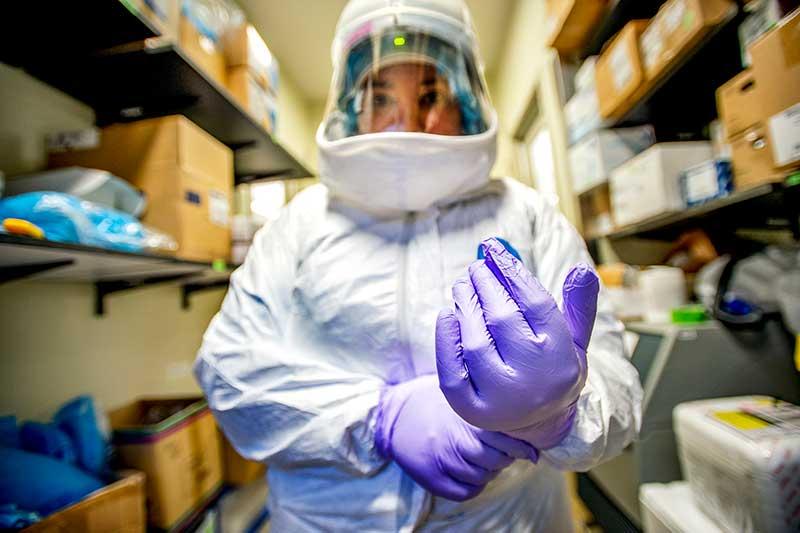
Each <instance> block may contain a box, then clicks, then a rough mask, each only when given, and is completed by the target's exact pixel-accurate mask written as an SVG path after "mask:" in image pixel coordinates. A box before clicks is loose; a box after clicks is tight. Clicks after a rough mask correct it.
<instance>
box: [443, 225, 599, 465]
mask: <svg viewBox="0 0 800 533" xmlns="http://www.w3.org/2000/svg"><path fill="white" fill-rule="evenodd" d="M482 246H483V247H484V255H485V257H486V258H485V260H480V261H476V262H474V263H473V264H472V265H470V267H469V277H468V278H462V279H459V280H458V281H456V283H455V285H454V286H453V299H454V300H455V311H453V310H452V309H448V310H444V311H442V312H441V313H440V314H439V318H438V320H437V323H436V363H437V369H438V373H439V384H440V386H441V388H442V392H443V393H444V395H445V397H446V398H447V401H448V402H449V403H450V405H451V406H452V407H453V409H454V410H455V412H456V413H458V414H459V415H461V417H462V418H464V420H466V421H467V422H469V423H470V424H473V425H475V426H477V427H481V428H485V429H489V430H494V431H502V432H504V433H506V434H508V435H512V436H514V437H516V438H519V439H523V440H525V441H526V442H529V443H530V444H532V445H533V446H535V447H536V448H537V449H539V450H545V449H548V448H552V447H553V446H555V445H557V444H558V443H559V442H561V440H563V439H564V437H565V436H566V435H567V434H568V433H569V430H570V429H571V427H572V423H573V420H574V417H575V404H576V402H577V399H578V395H579V394H580V391H581V389H582V388H583V385H584V383H585V381H586V348H587V346H588V344H589V338H590V337H591V334H592V328H593V326H594V317H595V313H596V310H597V293H598V290H599V282H598V279H597V276H596V275H595V274H594V272H593V271H592V270H591V268H589V267H588V266H586V265H579V266H576V267H574V268H573V269H572V270H571V271H570V273H569V274H568V275H567V279H566V281H565V282H564V288H563V296H564V311H563V313H562V312H561V311H559V309H558V306H557V305H556V302H555V301H554V300H553V298H552V297H551V296H550V294H549V293H548V292H547V291H546V290H545V289H544V288H543V287H542V286H541V285H540V284H539V282H538V280H537V279H536V278H535V277H534V276H533V274H532V273H531V272H530V271H529V270H528V269H526V268H525V267H524V266H523V265H522V263H521V262H520V261H519V260H517V259H516V258H515V257H513V256H512V255H511V254H510V253H509V252H508V251H507V250H506V249H505V248H504V247H503V245H502V244H500V243H499V242H498V241H497V240H495V239H487V240H486V241H484V242H483V243H482Z"/></svg>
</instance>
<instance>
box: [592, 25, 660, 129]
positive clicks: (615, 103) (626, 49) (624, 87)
mask: <svg viewBox="0 0 800 533" xmlns="http://www.w3.org/2000/svg"><path fill="white" fill-rule="evenodd" d="M648 23H649V21H647V20H632V21H630V22H628V23H627V24H626V25H625V27H624V28H622V30H620V32H619V33H617V35H616V36H614V38H613V39H612V40H611V42H610V43H609V44H608V45H606V47H605V49H604V50H603V52H602V53H601V54H600V57H599V58H598V59H597V67H596V79H597V97H598V99H599V100H600V116H602V117H603V118H619V117H620V116H621V115H622V114H624V113H625V112H626V111H627V110H628V109H629V108H630V106H631V101H632V100H634V99H635V95H636V94H637V92H638V91H639V90H640V88H641V87H642V85H643V84H644V69H643V67H642V60H641V56H640V54H639V38H640V36H641V35H642V32H644V30H645V28H647V25H648Z"/></svg>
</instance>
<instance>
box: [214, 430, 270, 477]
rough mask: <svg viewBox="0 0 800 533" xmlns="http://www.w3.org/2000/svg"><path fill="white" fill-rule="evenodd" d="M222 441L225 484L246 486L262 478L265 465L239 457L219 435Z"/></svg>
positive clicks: (223, 437) (264, 472)
mask: <svg viewBox="0 0 800 533" xmlns="http://www.w3.org/2000/svg"><path fill="white" fill-rule="evenodd" d="M220 439H221V441H222V456H223V460H224V465H225V483H227V484H228V485H233V486H236V487H239V486H243V485H248V484H250V483H251V482H253V481H255V480H257V479H260V478H262V477H264V475H265V474H266V472H267V465H265V464H264V463H258V462H256V461H249V460H247V459H245V458H244V457H242V456H241V455H239V452H237V451H236V449H235V448H234V447H233V445H232V444H231V443H230V442H228V439H226V438H225V436H224V435H222V434H220Z"/></svg>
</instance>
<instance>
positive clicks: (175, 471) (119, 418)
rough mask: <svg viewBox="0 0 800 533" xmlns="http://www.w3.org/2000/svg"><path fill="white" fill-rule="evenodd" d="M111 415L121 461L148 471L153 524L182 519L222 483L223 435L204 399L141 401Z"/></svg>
mask: <svg viewBox="0 0 800 533" xmlns="http://www.w3.org/2000/svg"><path fill="white" fill-rule="evenodd" d="M109 419H110V421H111V427H112V428H113V430H114V444H115V446H116V448H117V452H118V455H119V459H120V461H121V462H122V463H123V464H125V465H126V466H130V467H132V468H136V469H137V470H141V471H143V472H144V473H145V474H146V475H147V505H148V521H149V523H150V524H151V525H153V526H156V527H160V528H163V529H169V528H170V527H172V526H175V525H177V524H180V523H181V522H182V521H183V520H185V519H186V518H187V517H188V516H191V514H192V512H193V511H195V510H196V509H197V508H198V507H200V506H202V504H204V503H205V502H206V501H207V500H208V499H209V498H210V497H211V496H213V495H214V494H215V493H216V491H217V490H218V489H219V488H220V486H221V484H222V456H221V453H220V452H221V450H220V442H219V434H218V432H217V426H216V424H215V422H214V418H213V416H212V415H211V411H210V410H209V409H208V406H207V405H206V402H205V401H204V400H201V399H197V398H176V399H149V400H139V401H136V402H134V403H132V404H130V405H127V406H125V407H122V408H120V409H117V410H115V411H112V412H111V413H109Z"/></svg>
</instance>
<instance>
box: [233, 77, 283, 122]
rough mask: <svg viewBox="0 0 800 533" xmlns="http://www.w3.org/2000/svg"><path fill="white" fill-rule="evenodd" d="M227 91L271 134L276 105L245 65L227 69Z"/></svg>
mask: <svg viewBox="0 0 800 533" xmlns="http://www.w3.org/2000/svg"><path fill="white" fill-rule="evenodd" d="M228 90H229V91H230V92H231V95H233V98H234V100H236V101H237V102H238V103H239V105H241V106H242V107H244V108H245V110H246V111H247V112H248V113H249V114H250V115H251V116H252V117H253V118H254V119H255V120H256V122H258V123H259V124H261V125H262V126H263V127H264V129H266V130H267V131H268V132H270V133H272V131H273V130H274V129H275V117H276V112H277V109H276V107H277V103H276V102H275V99H274V97H273V96H272V95H270V94H269V92H268V91H267V89H266V88H265V87H264V86H263V85H262V84H261V83H259V81H258V78H257V77H255V76H254V75H253V71H252V70H251V69H250V68H249V67H248V66H247V65H240V66H238V67H230V68H229V69H228Z"/></svg>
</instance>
